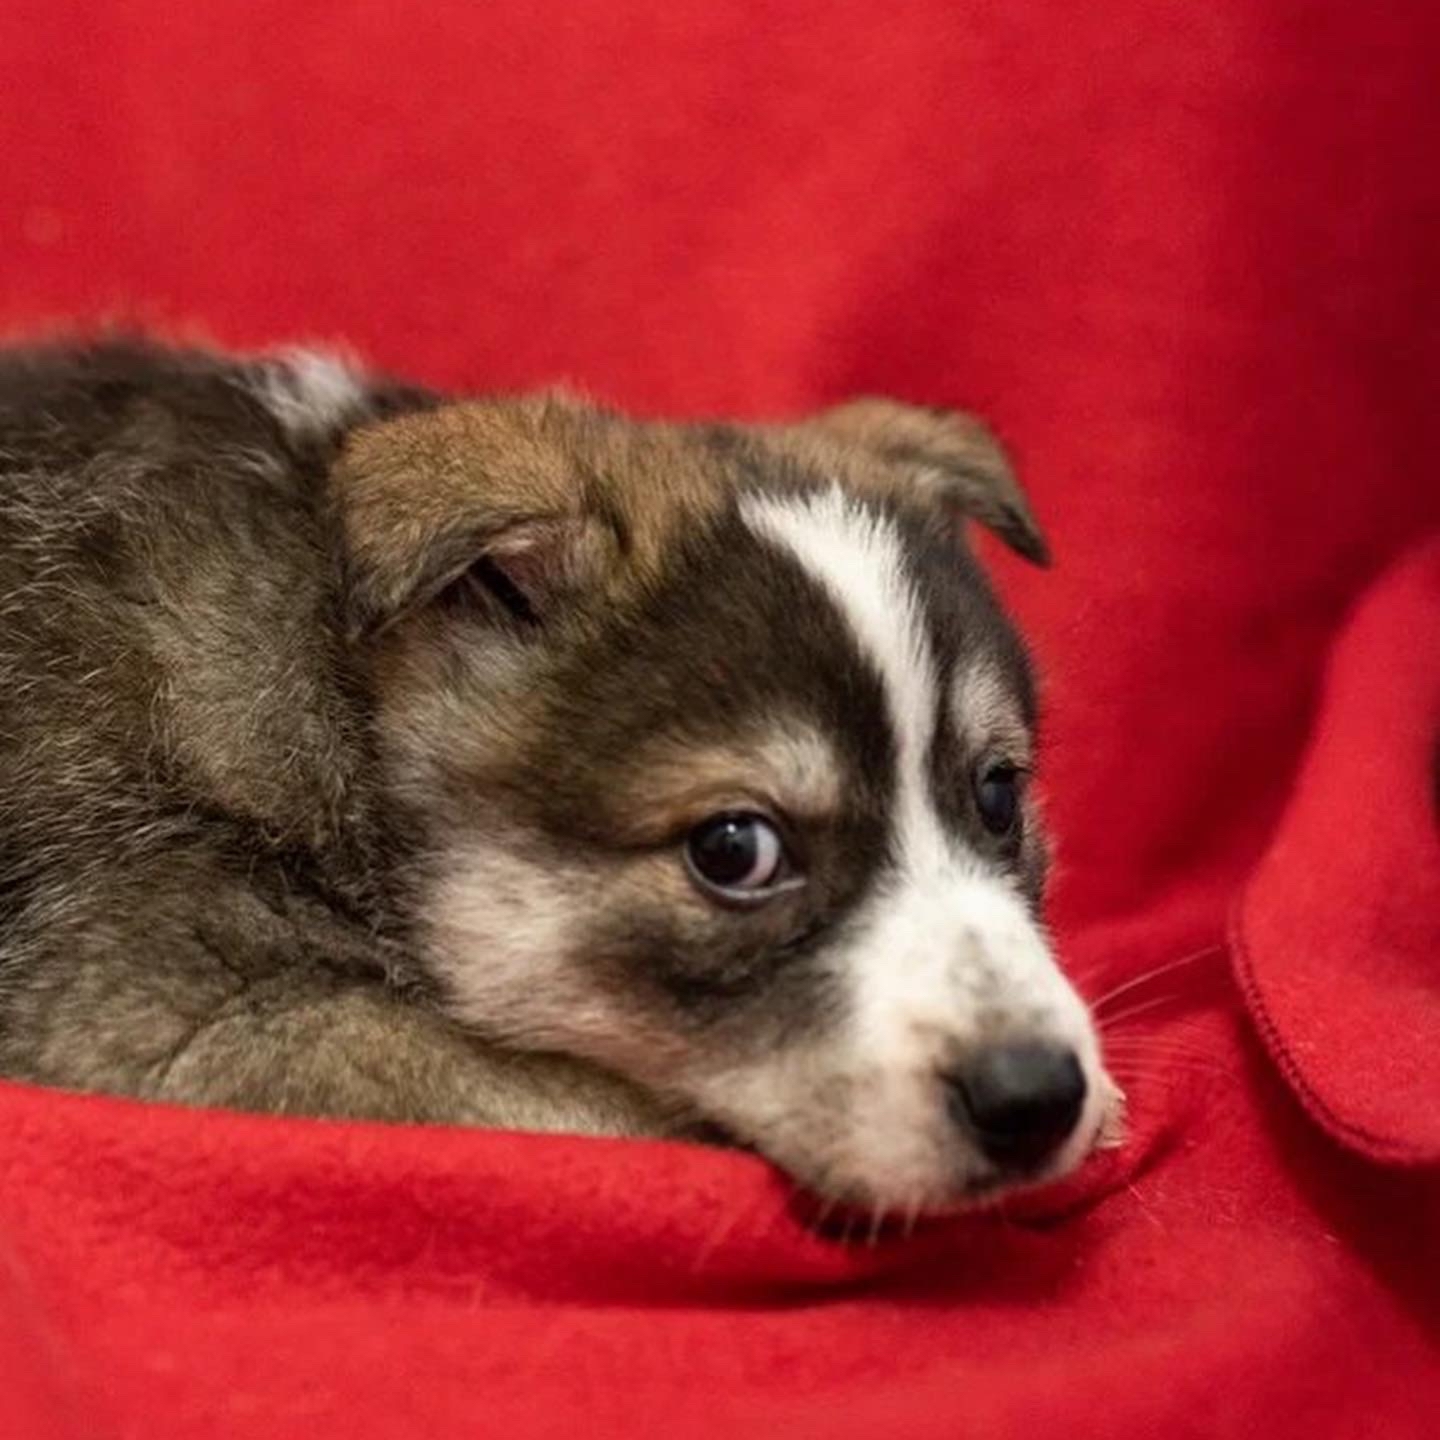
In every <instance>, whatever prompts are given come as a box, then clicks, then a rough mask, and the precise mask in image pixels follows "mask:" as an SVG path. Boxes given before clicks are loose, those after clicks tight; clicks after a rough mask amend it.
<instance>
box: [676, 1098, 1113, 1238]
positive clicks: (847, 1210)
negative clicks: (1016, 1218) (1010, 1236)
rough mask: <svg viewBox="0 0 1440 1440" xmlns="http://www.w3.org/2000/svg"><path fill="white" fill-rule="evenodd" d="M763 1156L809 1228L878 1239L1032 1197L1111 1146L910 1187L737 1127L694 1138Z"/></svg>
mask: <svg viewBox="0 0 1440 1440" xmlns="http://www.w3.org/2000/svg"><path fill="white" fill-rule="evenodd" d="M688 1138H691V1139H694V1140H696V1141H698V1142H700V1143H704V1144H711V1145H721V1146H724V1147H725V1148H728V1149H735V1150H743V1151H746V1152H748V1153H750V1154H754V1155H757V1156H759V1157H760V1158H761V1159H763V1160H765V1161H767V1162H768V1163H769V1164H770V1165H772V1166H774V1168H775V1169H776V1170H777V1171H779V1172H780V1173H781V1174H782V1175H783V1176H785V1177H786V1179H787V1180H788V1181H789V1182H790V1185H791V1188H792V1194H791V1197H790V1202H789V1206H790V1210H791V1213H792V1214H793V1215H795V1216H796V1218H798V1219H799V1220H800V1221H801V1223H803V1224H804V1225H805V1226H806V1228H808V1229H810V1230H813V1231H814V1232H815V1233H817V1234H819V1235H822V1236H824V1237H826V1238H831V1239H840V1240H846V1241H848V1240H852V1239H855V1238H857V1237H858V1238H861V1239H865V1240H868V1241H870V1242H871V1243H875V1242H877V1241H878V1240H879V1239H882V1238H886V1237H889V1238H892V1239H893V1238H895V1237H899V1236H908V1235H909V1234H911V1233H912V1232H913V1231H915V1230H916V1229H917V1228H919V1227H921V1226H923V1225H925V1224H930V1223H934V1222H936V1221H943V1220H949V1219H954V1218H957V1217H959V1216H962V1215H966V1214H973V1213H976V1212H981V1211H984V1210H987V1209H992V1208H995V1207H996V1206H998V1205H1000V1204H1001V1203H1003V1202H1004V1201H1005V1200H1006V1199H1008V1198H1011V1197H1019V1196H1024V1195H1028V1194H1030V1193H1031V1192H1034V1191H1039V1190H1044V1189H1045V1188H1047V1187H1049V1186H1052V1185H1060V1184H1062V1183H1063V1182H1065V1181H1067V1180H1069V1179H1070V1178H1071V1177H1072V1176H1073V1175H1074V1174H1075V1173H1076V1172H1077V1171H1078V1170H1079V1169H1080V1168H1081V1167H1082V1166H1083V1165H1084V1164H1085V1162H1086V1161H1087V1160H1088V1159H1089V1158H1090V1156H1091V1155H1093V1154H1094V1153H1095V1152H1096V1151H1097V1150H1099V1149H1104V1148H1109V1145H1110V1144H1111V1143H1113V1142H1111V1141H1110V1140H1109V1138H1108V1136H1107V1134H1106V1133H1105V1132H1104V1131H1100V1130H1097V1132H1096V1133H1095V1134H1094V1135H1093V1136H1092V1137H1091V1138H1090V1140H1089V1142H1088V1143H1087V1144H1086V1145H1084V1146H1083V1147H1080V1148H1077V1149H1076V1150H1075V1151H1072V1152H1071V1153H1069V1154H1067V1155H1066V1156H1064V1157H1063V1158H1061V1159H1059V1160H1056V1161H1054V1162H1053V1163H1050V1164H1047V1165H1043V1166H1038V1167H1036V1168H1035V1169H1033V1170H1029V1171H997V1170H994V1169H992V1168H987V1167H986V1165H985V1162H984V1161H983V1160H981V1159H980V1158H979V1157H978V1156H976V1157H973V1158H971V1157H967V1159H966V1160H965V1161H962V1162H957V1166H956V1168H954V1169H951V1170H950V1171H948V1172H942V1173H937V1174H936V1175H935V1176H933V1177H931V1178H929V1179H928V1180H926V1181H925V1182H924V1183H919V1182H917V1183H916V1184H914V1185H912V1186H911V1187H910V1188H909V1189H906V1190H898V1189H891V1188H890V1187H888V1186H886V1185H885V1184H884V1183H877V1182H876V1181H872V1180H869V1179H865V1178H859V1177H855V1178H851V1179H847V1180H842V1179H840V1178H839V1177H837V1176H836V1175H835V1174H834V1172H833V1170H827V1169H826V1168H824V1167H823V1166H818V1165H817V1166H807V1165H806V1164H805V1163H804V1162H803V1161H802V1160H800V1159H799V1158H798V1157H794V1156H790V1157H786V1158H784V1159H782V1158H780V1157H778V1156H776V1155H772V1154H770V1153H768V1152H767V1150H766V1147H765V1146H764V1144H762V1143H755V1142H752V1141H748V1140H746V1139H745V1138H744V1137H743V1136H741V1135H739V1134H737V1133H736V1132H735V1131H734V1130H732V1129H729V1128H727V1127H724V1126H720V1125H715V1124H711V1123H710V1122H705V1123H704V1124H702V1125H701V1126H698V1127H696V1129H695V1130H694V1131H693V1132H692V1133H691V1135H690V1136H689V1137H688Z"/></svg>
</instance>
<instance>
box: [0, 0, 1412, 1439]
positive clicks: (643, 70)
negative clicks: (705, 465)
mask: <svg viewBox="0 0 1440 1440" xmlns="http://www.w3.org/2000/svg"><path fill="white" fill-rule="evenodd" d="M1437 69H1440V8H1437V7H1435V6H1434V5H1433V4H1430V3H1428V0H1413V3H1406V0H1373V3H1370V4H1365V5H1357V4H1353V3H1340V0H1331V3H1314V0H1206V3H1200V4H1197V3H1194V0H1097V3H1092V4H1075V3H1071V0H978V3H977V0H890V3H886V4H883V5H874V4H861V3H853V0H826V3H824V4H821V3H816V0H783V3H782V0H773V3H768V4H767V3H760V0H749V3H738V0H735V3H723V0H667V3H665V4H663V5H658V4H641V3H638V0H583V3H577V0H567V3H566V4H563V5H559V4H556V5H540V4H536V3H534V0H485V3H484V4H477V3H475V0H427V3H424V4H415V5H409V6H402V5H396V4H393V3H382V0H352V3H349V4H339V3H335V4H323V3H314V0H206V3H204V4H195V5H188V6H185V5H175V4H169V3H162V0H128V3H126V0H104V3H97V0H90V3H83V4H82V3H78V0H9V3H8V4H7V5H5V6H4V7H0V94H3V95H4V96H5V99H4V101H3V103H0V156H3V170H0V196H3V203H0V322H3V323H5V324H7V325H10V326H27V327H31V326H34V325H35V324H36V323H38V322H43V321H46V320H49V319H58V318H65V317H81V318H93V317H97V316H104V315H110V316H121V317H125V318H132V319H133V318H140V319H142V320H145V321H148V322H151V323H155V324H161V325H165V326H168V327H170V328H172V329H176V328H178V329H181V330H186V329H194V328H196V327H200V328H202V329H203V330H205V331H207V332H208V333H210V334H213V335H215V336H216V337H218V338H220V339H222V340H225V341H228V342H235V343H259V342H267V341H271V340H274V339H277V338H289V337H294V336H296V335H297V334H298V335H312V336H320V337H343V338H345V339H348V340H350V341H351V342H353V343H354V344H355V345H356V346H357V347H358V348H359V349H360V350H361V351H362V352H364V353H365V354H367V355H369V356H370V357H371V358H373V359H375V360H377V361H379V362H381V363H383V364H387V365H390V366H393V367H396V368H399V369H402V370H405V371H408V372H411V373H413V374H415V375H416V376H418V377H420V378H423V379H426V380H430V381H433V382H437V383H450V384H463V385H467V386H492V387H499V386H518V385H525V384H531V383H536V382H540V381H546V380H551V379H554V378H557V377H563V378H569V379H571V380H572V381H578V382H580V383H582V384H584V385H586V386H588V387H589V388H591V389H593V390H595V391H597V392H599V393H601V394H602V395H605V396H607V397H609V398H611V399H614V400H616V401H618V402H621V403H625V404H629V405H632V406H638V407H640V408H643V409H654V410H667V411H678V412H684V413H703V412H717V411H725V412H740V413H762V412H774V411H780V410H790V409H794V408H798V407H803V406H807V405H814V404H818V403H820V402H823V401H826V400H830V399H833V398H836V397H838V396H841V395H844V394H848V393H853V392H857V391H867V390H885V391H891V392H898V393H901V394H905V395H908V396H910V397H912V398H915V399H918V400H922V401H927V402H933V403H947V402H948V403H968V404H971V405H973V406H975V407H976V408H978V409H980V410H982V411H984V412H986V413H987V414H989V415H991V416H992V417H994V418H995V419H996V420H997V421H998V423H999V425H1000V428H1001V429H1002V430H1003V432H1004V433H1005V434H1006V435H1008V436H1009V437H1010V439H1011V440H1012V441H1013V444H1014V447H1015V449H1016V451H1017V453H1018V454H1019V456H1020V458H1021V461H1022V464H1023V468H1024V472H1025V474H1026V476H1027V478H1028V482H1029V484H1030V487H1031V490H1032V493H1033V495H1034V497H1035V500H1036V505H1037V508H1038V510H1039V512H1040V514H1041V515H1042V516H1043V517H1044V518H1045V520H1046V522H1047V525H1048V527H1049V529H1050V531H1051V538H1052V540H1053V542H1054V548H1055V550H1056V553H1057V556H1058V559H1059V564H1058V567H1057V569H1056V570H1054V571H1053V572H1051V573H1049V574H1039V573H1035V572H1031V571H1028V570H1026V569H1025V568H1024V567H1023V566H1021V565H1020V564H1019V563H1018V562H1015V561H1012V560H1010V559H1009V558H1008V557H1004V556H996V557H995V559H996V571H997V574H998V575H999V577H1000V580H1001V583H1002V585H1003V586H1004V588H1005V590H1006V591H1007V593H1008V594H1009V596H1010V597H1011V599H1012V600H1013V602H1014V604H1015V606H1016V608H1017V609H1018V611H1019V613H1020V615H1021V616H1022V618H1023V620H1024V622H1025V624H1026V626H1027V628H1028V630H1029V632H1030V634H1031V635H1032V637H1033V638H1034V641H1035V644H1036V647H1037V649H1038V651H1039V654H1040V657H1041V660H1042V662H1043V663H1044V665H1045V667H1046V670H1047V673H1048V676H1049V684H1048V689H1047V701H1048V709H1049V722H1050V724H1049V736H1050V751H1049V756H1048V761H1047V766H1048V776H1049V788H1050V792H1051V796H1052V804H1051V809H1052V815H1053V820H1054V824H1055V827H1056V829H1057V831H1058V833H1059V835H1060V837H1061V852H1060V853H1061V859H1062V868H1061V872H1060V876H1059V883H1058V889H1057V894H1056V903H1055V910H1054V916H1055V920H1056V924H1057V929H1058V933H1059V936H1060V940H1061V944H1062V947H1063V950H1064V953H1065V956H1066V958H1067V960H1068V962H1069V963H1070V964H1071V965H1072V966H1073V968H1074V970H1075V973H1076V974H1077V975H1079V976H1080V977H1081V978H1082V981H1083V983H1084V984H1085V986H1086V988H1087V989H1088V990H1089V991H1090V993H1092V994H1094V995H1097V996H1098V995H1101V994H1103V993H1104V992H1106V991H1109V990H1112V989H1115V988H1116V987H1119V986H1122V985H1129V984H1132V982H1134V981H1136V980H1137V979H1138V977H1140V976H1142V975H1144V974H1145V973H1146V972H1148V971H1150V970H1151V969H1153V968H1154V967H1158V966H1163V965H1173V966H1174V968H1172V969H1169V970H1167V971H1164V972H1163V973H1158V974H1156V975H1155V976H1154V977H1153V978H1152V979H1150V980H1146V981H1142V982H1141V983H1138V984H1133V988H1130V989H1128V990H1124V991H1119V992H1118V993H1117V994H1116V995H1115V997H1114V999H1113V1000H1111V1001H1109V1002H1108V1003H1107V1004H1106V1005H1105V1006H1104V1007H1103V1008H1104V1009H1105V1010H1106V1012H1107V1014H1109V1015H1110V1016H1111V1017H1113V1019H1112V1022H1111V1023H1112V1028H1113V1033H1114V1035H1115V1036H1116V1039H1115V1042H1114V1050H1113V1053H1114V1056H1115V1064H1116V1068H1117V1069H1118V1070H1119V1071H1120V1073H1121V1074H1122V1076H1123V1077H1124V1079H1125V1081H1126V1083H1127V1085H1128V1087H1129V1090H1130V1092H1131V1098H1132V1120H1133V1136H1132V1140H1131V1143H1130V1144H1129V1145H1128V1147H1127V1148H1126V1149H1125V1150H1123V1151H1121V1152H1119V1153H1118V1154H1115V1155H1112V1156H1107V1157H1105V1158H1104V1159H1103V1160H1102V1161H1099V1162H1097V1163H1096V1164H1094V1165H1093V1166H1092V1167H1091V1168H1089V1169H1088V1170H1087V1171H1085V1172H1084V1173H1083V1174H1082V1175H1081V1176H1080V1177H1078V1178H1077V1180H1076V1181H1074V1182H1073V1183H1072V1184H1071V1185H1069V1186H1068V1187H1066V1188H1065V1189H1063V1190H1062V1191H1060V1192H1057V1193H1053V1194H1050V1195H1046V1196H1040V1197H1037V1198H1035V1199H1033V1200H1031V1201H1029V1202H1026V1203H1025V1204H1020V1203H1015V1204H1013V1205H1011V1206H1009V1207H1007V1208H1006V1209H1005V1210H1004V1211H1002V1212H1000V1213H998V1214H987V1215H979V1216H974V1217H971V1218H967V1219H963V1220H960V1221H958V1222H955V1223H952V1224H944V1225H937V1226H933V1227H929V1228H927V1229H925V1230H924V1231H922V1233H920V1234H919V1235H917V1236H916V1237H915V1238H914V1239H913V1240H911V1241H910V1242H908V1243H906V1242H903V1241H899V1240H887V1239H882V1240H881V1241H880V1243H879V1244H877V1245H876V1246H875V1247H874V1248H871V1247H869V1246H868V1245H866V1244H865V1243H863V1241H862V1243H860V1244H858V1245H855V1246H852V1247H849V1248H842V1247H840V1246H837V1245H836V1244H834V1243H832V1242H830V1241H827V1240H823V1239H819V1238H816V1237H814V1236H813V1235H811V1234H810V1233H809V1232H807V1231H806V1230H805V1229H804V1228H803V1227H802V1226H801V1225H800V1224H799V1223H798V1222H797V1221H796V1219H795V1218H794V1217H793V1216H792V1213H791V1208H790V1202H789V1197H788V1194H787V1190H786V1187H785V1186H784V1185H783V1184H782V1183H781V1182H780V1181H779V1180H778V1179H777V1178H776V1177H775V1176H774V1175H772V1174H771V1173H770V1172H769V1171H768V1170H767V1169H766V1168H765V1167H764V1166H763V1165H761V1164H760V1163H759V1162H757V1161H755V1160H752V1159H748V1158H745V1157H741V1156H735V1155H727V1154H721V1153H716V1152H708V1151H702V1150H697V1149H690V1148H687V1147H681V1146H664V1145H641V1144H627V1143H621V1142H604V1141H580V1140H564V1139H546V1138H539V1137H524V1136H510V1135H497V1134H483V1133H464V1132H451V1131H439V1130H435V1131H423V1130H407V1129H385V1128H381V1127H367V1126H359V1125H332V1124H322V1123H304V1122H282V1121H274V1120H265V1119H257V1118H252V1117H244V1116H228V1115H219V1114H208V1115H203V1114H196V1113H189V1112H186V1111H182V1110H174V1109H164V1108H159V1107H144V1106H139V1105H134V1104H129V1103H125V1102H120V1101H115V1100H108V1099H100V1098H81V1097H69V1096H61V1095H56V1094H48V1093H43V1092H40V1091H37V1090H33V1089H27V1088H25V1087H20V1086H9V1087H0V1435H3V1436H4V1437H6V1440H9V1437H25V1440H29V1437H46V1440H49V1437H86V1440H89V1437H101V1440H105V1437H121V1436H133V1437H137V1440H138V1437H150V1436H155V1435H163V1436H165V1437H168V1440H188V1437H201V1436H217V1437H218V1436H227V1437H241V1440H247V1437H255V1440H260V1437H264V1440H276V1437H278V1440H284V1437H292V1436H293V1437H306V1440H309V1437H314V1436H320V1435H329V1434H339V1435H345V1436H347V1437H353V1440H369V1437H375V1440H381V1437H383V1440H396V1437H405V1436H412V1435H413V1436H423V1437H427V1440H428V1437H433V1436H438V1435H450V1434H469V1433H478V1434H488V1433H495V1434H504V1435H513V1436H516V1437H528V1436H549V1435H556V1436H565V1437H567V1440H568V1437H572V1436H574V1435H575V1434H577V1433H578V1434H583V1435H585V1436H586V1437H587V1440H601V1437H604V1436H610V1435H636V1434H658V1435H666V1436H690V1435H694V1436H711V1435H715V1436H720V1435H725V1436H729V1435H765V1434H787V1435H795V1436H807V1435H813V1436H817V1437H819V1436H824V1437H846V1436H886V1437H891V1436H895V1437H904V1436H951V1435H960V1434H965V1435H983V1436H1003V1437H1015V1440H1021V1437H1031V1436H1036V1435H1050V1434H1054V1435H1063V1436H1065V1437H1066V1440H1084V1437H1118V1440H1129V1437H1148V1436H1165V1437H1167V1440H1168V1437H1184V1436H1196V1437H1201V1436H1203V1437H1242V1436H1257V1435H1260V1436H1266V1437H1276V1436H1281V1437H1284V1436H1291V1435H1294V1436H1303V1437H1306V1440H1325V1437H1335V1440H1355V1437H1365V1436H1376V1437H1387V1440H1388V1437H1420V1436H1428V1435H1433V1434H1434V1433H1435V1431H1436V1426H1437V1423H1440V1422H1437V1420H1436V1416H1437V1415H1440V1350H1437V1344H1436V1336H1437V1329H1440V1059H1437V1057H1440V943H1437V924H1440V915H1437V909H1440V900H1437V864H1440V860H1437V842H1436V831H1435V823H1436V822H1435V799H1436V793H1435V792H1436V763H1437V761H1436V755H1437V733H1440V686H1437V674H1440V659H1437V638H1436V637H1437V629H1440V619H1437V616H1440V552H1437V549H1436V546H1435V544H1434V543H1433V542H1432V543H1430V544H1429V545H1428V547H1427V544H1426V536H1427V534H1432V533H1433V532H1434V531H1435V529H1436V527H1437V525H1440V401H1437V397H1440V284H1437V277H1440V264H1437V258H1436V257H1437V255H1440V163H1437V159H1436V157H1437V154H1440V123H1437V118H1440V117H1437V89H1440V87H1437V85H1436V79H1435V77H1436V74H1437ZM1227 936H1229V937H1230V938H1229V940H1228V941H1227V938H1226V937H1227ZM1232 959H1233V961H1234V963H1235V967H1236V973H1238V976H1239V978H1240V982H1241V983H1240V984H1239V985H1238V986H1234V985H1233V984H1232V982H1231V981H1230V979H1229V978H1228V977H1229V975H1230V974H1231V964H1230V962H1231V960H1232ZM1181 961H1184V962H1187V963H1180V964H1176V963H1175V962H1181Z"/></svg>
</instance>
